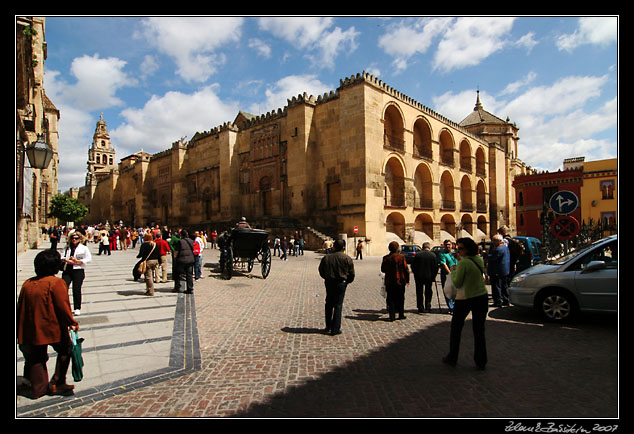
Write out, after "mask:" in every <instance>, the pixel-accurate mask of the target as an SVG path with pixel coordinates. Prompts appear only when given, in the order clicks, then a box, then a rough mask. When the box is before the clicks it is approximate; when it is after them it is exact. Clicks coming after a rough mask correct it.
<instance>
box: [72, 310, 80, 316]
mask: <svg viewBox="0 0 634 434" xmlns="http://www.w3.org/2000/svg"><path fill="white" fill-rule="evenodd" d="M80 313H81V312H80V310H79V309H75V310H74V311H73V315H75V316H79V314H80Z"/></svg>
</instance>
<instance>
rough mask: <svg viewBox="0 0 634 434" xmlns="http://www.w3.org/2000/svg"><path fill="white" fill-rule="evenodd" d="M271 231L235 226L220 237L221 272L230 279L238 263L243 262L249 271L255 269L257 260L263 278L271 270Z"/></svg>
mask: <svg viewBox="0 0 634 434" xmlns="http://www.w3.org/2000/svg"><path fill="white" fill-rule="evenodd" d="M268 239H269V232H267V231H264V230H261V229H246V228H234V229H232V230H231V233H229V232H225V233H223V234H221V235H220V236H219V237H218V248H219V249H220V272H221V273H222V276H223V277H224V278H225V279H227V280H229V279H231V276H232V274H233V269H234V268H235V266H236V265H238V264H240V263H243V264H245V265H246V267H247V270H248V272H249V273H250V272H251V271H252V270H253V266H254V264H255V261H258V262H259V263H260V268H261V271H262V278H264V279H266V278H267V276H268V275H269V272H270V271H271V248H270V247H269V242H268Z"/></svg>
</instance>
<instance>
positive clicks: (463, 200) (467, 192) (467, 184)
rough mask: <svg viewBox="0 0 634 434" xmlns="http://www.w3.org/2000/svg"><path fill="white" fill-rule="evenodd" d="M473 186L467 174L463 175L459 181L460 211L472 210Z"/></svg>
mask: <svg viewBox="0 0 634 434" xmlns="http://www.w3.org/2000/svg"><path fill="white" fill-rule="evenodd" d="M473 210H474V208H473V188H472V186H471V179H470V178H469V175H464V176H463V177H462V180H461V181H460V211H467V212H470V211H473Z"/></svg>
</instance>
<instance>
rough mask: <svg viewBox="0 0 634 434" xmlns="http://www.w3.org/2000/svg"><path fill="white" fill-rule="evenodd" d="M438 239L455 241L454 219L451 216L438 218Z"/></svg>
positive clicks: (445, 215)
mask: <svg viewBox="0 0 634 434" xmlns="http://www.w3.org/2000/svg"><path fill="white" fill-rule="evenodd" d="M440 238H441V240H442V241H444V240H445V239H447V238H449V239H451V240H452V241H456V219H454V216H453V215H451V214H444V215H443V216H442V217H441V218H440Z"/></svg>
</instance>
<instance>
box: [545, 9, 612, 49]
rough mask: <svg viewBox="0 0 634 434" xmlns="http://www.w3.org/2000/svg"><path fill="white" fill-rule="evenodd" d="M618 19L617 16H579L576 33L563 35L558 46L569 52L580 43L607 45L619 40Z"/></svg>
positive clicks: (558, 40) (558, 41)
mask: <svg viewBox="0 0 634 434" xmlns="http://www.w3.org/2000/svg"><path fill="white" fill-rule="evenodd" d="M617 26H618V19H617V18H616V17H583V18H579V27H578V28H577V30H575V32H574V33H572V34H568V35H561V36H560V37H559V38H558V39H557V47H558V48H559V49H560V50H565V51H568V52H571V51H573V50H574V49H575V48H577V47H579V46H580V45H585V44H592V45H599V46H606V45H609V44H611V43H613V42H616V40H617V32H618V27H617Z"/></svg>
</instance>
